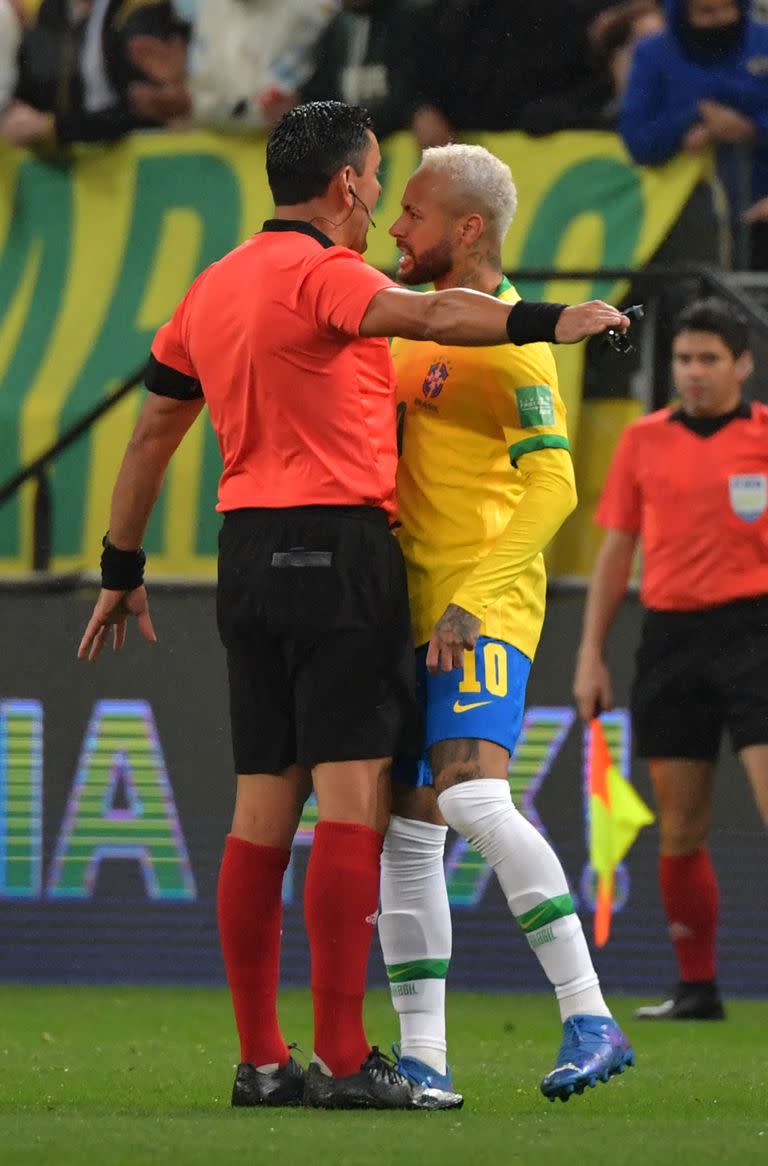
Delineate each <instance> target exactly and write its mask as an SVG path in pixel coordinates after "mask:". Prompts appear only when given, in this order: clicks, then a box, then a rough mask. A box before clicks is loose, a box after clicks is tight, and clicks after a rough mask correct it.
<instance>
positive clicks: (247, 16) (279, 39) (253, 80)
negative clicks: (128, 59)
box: [189, 0, 340, 129]
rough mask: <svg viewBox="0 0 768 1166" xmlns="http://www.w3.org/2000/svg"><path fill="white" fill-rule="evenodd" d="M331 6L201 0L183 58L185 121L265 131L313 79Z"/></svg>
mask: <svg viewBox="0 0 768 1166" xmlns="http://www.w3.org/2000/svg"><path fill="white" fill-rule="evenodd" d="M339 7H340V5H339V3H338V2H337V0H202V3H201V5H200V10H199V12H198V16H197V21H196V22H195V26H194V32H193V35H192V42H191V44H190V52H189V88H190V94H191V97H192V117H193V119H194V120H195V121H196V122H198V123H205V124H207V125H218V126H226V125H232V124H233V123H235V124H236V125H237V126H242V127H248V128H250V129H264V128H266V127H268V126H269V124H271V123H272V122H273V120H276V119H274V118H273V117H271V116H270V108H271V106H272V105H273V104H274V103H275V102H278V103H279V104H280V105H282V103H283V102H285V103H286V108H290V107H291V106H292V105H293V104H295V102H296V100H297V94H298V90H299V88H300V87H301V86H302V85H303V84H304V82H305V81H306V80H308V78H309V77H310V76H311V74H312V72H313V71H314V64H315V62H314V55H313V50H314V48H315V45H316V43H317V40H318V38H319V36H320V33H321V32H322V31H323V30H324V28H325V27H326V25H327V24H328V23H329V21H330V20H331V18H332V17H333V16H335V15H336V12H337V11H338V9H339Z"/></svg>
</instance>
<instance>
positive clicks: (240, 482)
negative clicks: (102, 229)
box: [146, 219, 397, 516]
mask: <svg viewBox="0 0 768 1166" xmlns="http://www.w3.org/2000/svg"><path fill="white" fill-rule="evenodd" d="M396 286H397V285H396V284H395V283H393V281H392V280H391V279H388V278H387V277H386V276H385V275H382V274H381V272H379V271H376V270H375V269H374V268H372V267H370V266H369V265H368V264H367V263H366V262H365V261H364V259H363V258H362V256H361V255H358V254H357V252H355V251H350V250H348V249H347V248H346V247H338V246H336V245H335V244H334V243H332V241H331V240H330V239H329V238H327V236H325V235H324V234H323V233H322V232H321V231H318V230H316V229H315V228H314V227H313V226H312V225H311V224H309V223H304V222H294V221H288V220H282V219H273V220H270V221H269V222H267V223H265V224H264V229H263V230H262V231H261V232H260V233H259V234H257V235H254V236H253V237H252V238H251V239H249V240H248V242H246V243H244V244H243V245H242V246H241V247H238V248H237V249H236V250H234V251H231V252H230V253H229V254H228V255H225V256H224V258H223V259H220V260H219V261H218V262H217V263H214V264H213V265H212V266H211V267H209V268H207V269H206V270H205V271H204V272H203V273H202V275H200V276H199V277H198V278H197V280H196V281H195V282H194V283H193V284H192V287H191V288H190V289H189V291H188V292H187V294H186V296H185V297H184V299H183V300H182V302H181V303H180V304H179V306H178V308H177V309H176V311H175V312H174V314H173V317H172V318H171V320H170V321H169V323H167V324H165V325H164V326H163V327H162V328H161V329H160V330H159V332H158V333H157V336H156V337H155V340H154V343H153V344H152V356H151V358H150V365H149V368H148V371H147V376H146V384H147V387H148V388H149V389H150V390H152V391H153V392H157V393H161V394H163V395H167V396H172V397H179V398H193V397H195V396H200V395H201V394H202V395H203V396H204V397H205V401H206V404H207V406H208V410H209V412H210V416H211V422H212V424H213V428H214V430H215V431H216V435H217V437H218V441H219V448H220V450H221V456H222V459H223V463H224V469H223V472H222V475H221V479H220V482H219V499H218V505H217V509H218V510H223V511H227V510H239V509H243V508H245V507H253V506H259V507H261V506H263V507H276V508H277V507H288V506H312V505H324V506H349V505H352V506H378V507H381V508H383V509H384V510H385V511H386V512H387V513H388V514H389V515H390V516H394V512H395V472H396V469H397V443H396V417H395V409H396V402H395V373H394V368H393V366H392V360H391V357H390V354H389V344H388V342H387V340H386V339H385V338H383V337H382V338H380V339H379V338H375V339H367V338H361V337H360V336H359V334H358V333H359V328H360V322H361V320H362V318H363V316H364V315H365V313H366V310H367V308H368V306H369V304H370V302H371V300H372V299H373V297H374V296H375V295H376V293H377V292H379V291H381V290H382V289H383V288H387V287H396Z"/></svg>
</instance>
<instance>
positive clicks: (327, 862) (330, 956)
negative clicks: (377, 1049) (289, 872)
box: [304, 821, 384, 1077]
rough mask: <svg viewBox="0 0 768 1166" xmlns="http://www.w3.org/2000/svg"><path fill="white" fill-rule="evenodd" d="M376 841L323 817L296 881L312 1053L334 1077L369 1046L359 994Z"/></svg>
mask: <svg viewBox="0 0 768 1166" xmlns="http://www.w3.org/2000/svg"><path fill="white" fill-rule="evenodd" d="M383 843H384V838H383V836H382V835H381V834H378V833H377V832H376V831H375V830H371V829H370V827H368V826H359V825H355V824H353V823H350V822H325V821H323V822H318V824H317V826H315V837H314V841H313V843H312V853H311V855H310V858H309V865H308V866H307V878H306V883H305V886H304V917H305V920H306V925H307V935H308V936H309V948H310V952H311V955H312V996H313V999H314V1006H315V1050H314V1051H315V1053H316V1055H317V1056H318V1057H319V1058H320V1059H321V1060H322V1061H323V1062H324V1063H325V1064H326V1065H327V1066H328V1068H329V1069H330V1070H331V1072H332V1073H333V1075H334V1077H346V1076H347V1075H348V1074H350V1073H356V1072H357V1071H358V1069H359V1068H360V1066H361V1064H362V1063H363V1061H364V1060H365V1058H366V1057H367V1056H368V1054H369V1052H370V1051H371V1050H370V1045H369V1044H368V1040H367V1038H366V1035H365V1029H364V1028H363V997H364V995H365V976H366V971H367V969H368V955H369V953H370V950H371V940H372V939H373V932H374V928H375V926H376V916H377V912H378V906H379V877H380V867H381V848H382V846H383Z"/></svg>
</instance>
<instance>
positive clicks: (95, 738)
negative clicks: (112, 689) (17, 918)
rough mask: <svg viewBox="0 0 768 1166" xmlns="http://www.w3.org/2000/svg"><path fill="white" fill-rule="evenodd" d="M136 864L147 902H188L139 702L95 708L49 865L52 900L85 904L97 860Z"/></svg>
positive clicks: (159, 756) (159, 759)
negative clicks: (114, 860) (75, 900)
mask: <svg viewBox="0 0 768 1166" xmlns="http://www.w3.org/2000/svg"><path fill="white" fill-rule="evenodd" d="M105 858H107V859H114V858H126V859H134V860H135V861H137V862H138V863H139V864H140V867H141V872H142V875H143V878H144V886H145V888H146V893H147V896H148V897H149V898H150V899H177V900H178V899H194V897H195V880H194V877H193V874H192V868H191V865H190V862H189V855H188V853H187V847H186V844H185V842H184V837H183V835H182V832H181V824H180V822H179V816H178V813H177V811H176V804H175V802H174V798H173V791H172V790H171V784H170V781H169V780H168V773H167V771H166V767H165V760H164V758H163V752H162V748H161V746H160V739H159V737H158V733H157V726H156V725H155V720H154V717H153V715H152V709H151V708H150V706H149V705H148V704H147V702H146V701H143V700H138V701H127V700H102V701H99V702H98V703H97V704H96V706H95V707H94V710H93V714H92V716H91V719H90V722H89V724H88V729H87V732H86V735H85V740H84V742H83V747H82V750H81V752H80V758H79V761H78V766H77V776H76V778H75V784H74V788H73V791H72V795H71V797H70V801H69V806H68V808H67V813H66V816H65V819H64V823H63V825H62V827H61V833H60V835H59V841H58V845H57V847H56V854H55V856H54V860H53V864H52V866H51V870H50V874H49V879H48V890H47V894H48V897H49V898H52V899H86V898H89V897H90V896H91V895H92V894H93V892H94V888H95V885H96V878H97V875H98V871H99V865H100V863H101V861H102V860H103V859H105Z"/></svg>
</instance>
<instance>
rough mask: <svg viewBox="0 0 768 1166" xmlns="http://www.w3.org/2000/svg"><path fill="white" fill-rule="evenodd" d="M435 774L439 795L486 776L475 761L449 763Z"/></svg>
mask: <svg viewBox="0 0 768 1166" xmlns="http://www.w3.org/2000/svg"><path fill="white" fill-rule="evenodd" d="M434 774H435V789H436V790H437V792H438V794H441V793H444V792H445V791H446V790H449V789H451V788H452V787H453V786H455V785H462V784H463V783H464V782H467V781H477V780H480V779H481V778H483V777H484V776H485V775H484V773H483V771H482V769H481V767H480V764H479V762H477V761H473V760H468V761H449V762H447V763H446V764H444V765H442V766H441V767H440V768H439V769H437V770H434ZM449 825H450V823H449Z"/></svg>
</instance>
